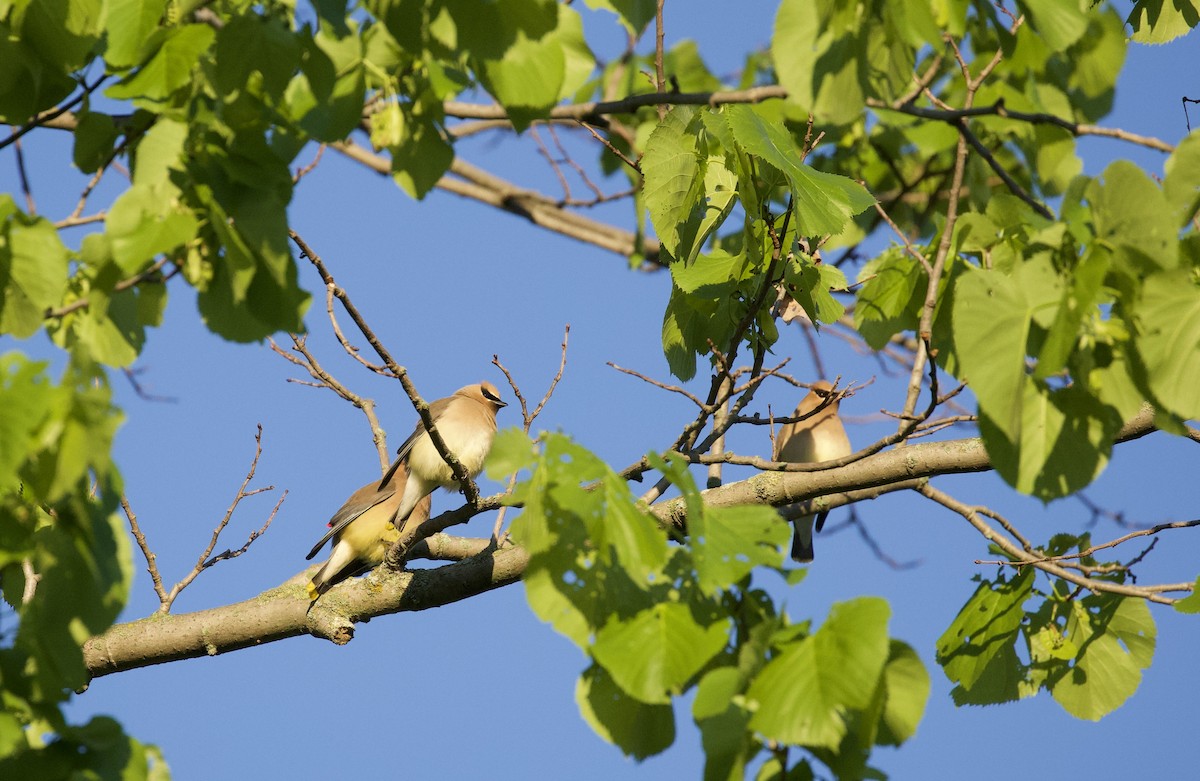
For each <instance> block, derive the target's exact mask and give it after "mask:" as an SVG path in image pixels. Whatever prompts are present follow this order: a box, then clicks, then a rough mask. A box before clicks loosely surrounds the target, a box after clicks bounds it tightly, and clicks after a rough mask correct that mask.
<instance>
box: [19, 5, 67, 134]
mask: <svg viewBox="0 0 1200 781" xmlns="http://www.w3.org/2000/svg"><path fill="white" fill-rule="evenodd" d="M0 15H2V14H0ZM77 86H78V85H77V84H76V82H75V80H74V79H72V78H71V76H70V70H69V69H67V68H65V67H63V66H62V65H61V64H58V65H54V64H50V63H48V62H47V61H46V60H44V59H43V58H42V57H39V56H38V54H37V53H36V52H34V51H33V50H32V49H31V48H30V47H29V45H28V44H27V43H25V42H23V41H21V40H20V39H19V38H18V37H17V33H15V32H14V31H12V30H11V28H9V26H8V25H7V24H4V23H3V22H0V122H5V123H7V124H10V125H20V124H23V123H24V122H25V121H26V120H28V119H30V118H31V117H32V116H33V115H34V114H36V113H38V112H39V111H44V110H46V109H48V108H51V107H53V106H54V105H55V104H57V103H58V102H59V101H60V100H62V99H63V98H65V97H67V96H68V95H70V94H71V92H72V91H73V90H74V89H75V88H76V87H77Z"/></svg>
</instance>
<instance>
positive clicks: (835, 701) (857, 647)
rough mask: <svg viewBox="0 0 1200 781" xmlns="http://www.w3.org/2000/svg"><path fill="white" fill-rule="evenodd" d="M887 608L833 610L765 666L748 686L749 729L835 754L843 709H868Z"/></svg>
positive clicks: (856, 605) (864, 600) (861, 604)
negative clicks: (755, 706) (753, 706)
mask: <svg viewBox="0 0 1200 781" xmlns="http://www.w3.org/2000/svg"><path fill="white" fill-rule="evenodd" d="M889 613H890V611H889V609H888V605H887V602H885V601H884V600H882V599H879V598H878V597H860V598H858V599H855V600H852V601H850V602H840V603H837V604H835V605H834V606H833V609H832V610H831V611H830V614H829V618H828V619H827V620H826V621H825V624H824V625H823V626H822V627H821V628H820V629H818V630H817V632H816V633H815V634H813V635H811V636H810V637H807V638H805V639H804V640H801V641H800V642H799V643H796V644H794V645H791V646H789V647H788V648H786V649H785V650H784V651H783V652H782V653H780V654H779V655H778V656H776V657H775V658H774V659H772V660H771V661H770V662H768V663H767V666H766V667H764V668H763V669H762V672H760V673H759V674H758V677H757V678H756V679H755V680H754V682H753V683H752V684H751V686H750V691H749V693H748V695H747V696H748V697H749V699H750V700H752V701H756V702H757V703H758V709H757V710H756V711H755V713H754V716H753V718H752V719H751V721H750V726H751V727H752V728H753V729H756V730H758V731H759V732H761V733H763V734H764V735H766V736H767V737H769V738H774V739H775V740H778V741H780V742H782V743H788V744H797V745H804V746H814V747H823V748H829V749H836V748H837V746H838V744H839V743H840V742H841V740H842V738H843V737H844V736H845V734H846V729H847V727H846V717H847V715H848V710H850V709H862V708H865V707H867V705H868V704H869V703H870V701H871V698H872V696H873V694H874V692H875V689H876V686H877V684H878V682H879V677H880V675H881V674H882V673H883V670H884V664H885V662H886V661H887V657H888V636H887V622H888V616H889Z"/></svg>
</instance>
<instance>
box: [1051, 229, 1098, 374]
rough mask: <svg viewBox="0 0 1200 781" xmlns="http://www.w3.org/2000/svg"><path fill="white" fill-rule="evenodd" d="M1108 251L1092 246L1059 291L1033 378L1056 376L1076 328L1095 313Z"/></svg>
mask: <svg viewBox="0 0 1200 781" xmlns="http://www.w3.org/2000/svg"><path fill="white" fill-rule="evenodd" d="M1109 258H1110V255H1109V253H1108V252H1106V251H1104V250H1103V249H1102V248H1100V247H1098V246H1096V245H1092V246H1091V247H1089V248H1088V249H1087V250H1086V251H1085V252H1084V254H1083V257H1082V258H1080V259H1079V263H1078V264H1077V265H1076V266H1075V270H1074V273H1073V277H1072V279H1071V283H1070V285H1069V286H1068V287H1067V288H1066V289H1065V290H1064V291H1063V294H1062V301H1061V302H1060V303H1059V305H1058V311H1057V312H1056V313H1055V317H1054V322H1053V324H1052V325H1051V326H1050V332H1049V333H1048V334H1047V335H1046V341H1045V343H1043V345H1042V349H1041V352H1039V353H1038V361H1037V368H1036V369H1035V370H1034V373H1033V376H1034V377H1035V378H1036V379H1046V378H1047V377H1051V376H1053V375H1055V374H1057V373H1058V372H1059V371H1061V370H1062V369H1063V367H1064V366H1066V364H1067V359H1068V358H1070V356H1071V352H1072V351H1073V350H1074V348H1075V344H1076V342H1077V340H1078V339H1079V330H1080V326H1082V325H1083V323H1084V321H1085V319H1087V318H1088V317H1090V316H1092V315H1094V314H1095V313H1096V312H1097V302H1098V301H1099V297H1100V291H1101V285H1102V284H1103V283H1104V277H1105V275H1106V274H1107V273H1108V269H1109Z"/></svg>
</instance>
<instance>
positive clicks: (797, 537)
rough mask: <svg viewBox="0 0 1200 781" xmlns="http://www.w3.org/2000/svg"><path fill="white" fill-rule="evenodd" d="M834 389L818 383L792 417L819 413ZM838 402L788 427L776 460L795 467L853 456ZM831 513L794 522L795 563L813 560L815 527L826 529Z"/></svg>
mask: <svg viewBox="0 0 1200 781" xmlns="http://www.w3.org/2000/svg"><path fill="white" fill-rule="evenodd" d="M832 390H833V386H832V385H830V384H829V383H828V382H825V381H824V380H820V381H819V382H815V383H813V385H812V390H810V391H809V392H808V395H807V396H805V397H804V398H803V399H802V400H801V401H800V406H798V407H796V411H795V412H793V413H792V417H794V418H798V417H800V416H802V415H807V414H808V413H810V412H812V411H813V410H815V409H817V408H818V407H820V406H821V404H823V403H824V402H825V400H826V399H827V398H829V394H830V391H832ZM837 411H838V401H837V399H834V400H833V401H831V402H830V403H828V404H826V405H825V406H824V407H821V409H820V410H819V411H818V412H817V413H816V414H815V415H813V416H812V417H809V418H806V419H805V420H801V421H799V422H798V423H788V424H786V425H785V426H783V427H782V428H781V429H780V430H779V436H778V437H776V438H775V460H776V461H787V462H790V463H793V464H808V463H819V462H821V461H830V460H832V459H835V458H841V457H842V456H848V455H850V453H851V450H850V440H849V439H848V438H847V437H846V429H845V428H844V427H843V426H842V420H841V418H839V417H838V414H837ZM828 515H829V511H828V510H826V511H825V512H822V513H818V514H817V515H815V516H813V515H804V516H801V517H799V518H797V519H796V520H794V521H792V526H793V527H794V529H795V532H794V534H793V536H792V561H796V562H800V563H807V562H810V561H812V560H813V523H814V519H815V522H816V528H817V531H821V528H822V527H823V526H824V525H825V517H826V516H828Z"/></svg>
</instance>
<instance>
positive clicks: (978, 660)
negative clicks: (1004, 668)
mask: <svg viewBox="0 0 1200 781" xmlns="http://www.w3.org/2000/svg"><path fill="white" fill-rule="evenodd" d="M1033 572H1034V571H1033V570H1032V569H1030V568H1026V569H1023V570H1021V572H1020V574H1018V575H1017V576H1016V577H1014V578H1011V579H1009V580H1000V581H997V582H995V583H993V582H991V581H984V582H982V583H980V584H979V588H977V589H976V590H975V593H974V594H973V595H971V598H970V599H968V600H967V603H966V604H965V605H963V607H962V609H961V610H960V611H958V615H957V616H956V617H955V618H954V621H953V622H952V623H951V624H950V626H949V627H948V628H947V629H946V631H945V632H943V633H942V636H941V637H940V638H938V641H937V661H938V664H940V665H942V669H943V670H944V671H945V673H946V677H947V678H949V679H950V680H951V681H954V682H955V683H957V684H958V685H959V686H961V687H962V688H963V689H964V690H966V691H971V690H972V689H973V688H974V687H975V685H976V683H977V682H979V680H980V679H981V678H982V677H983V675H984V672H985V671H986V670H987V668H988V666H989V665H991V664H992V663H993V662H994V661H996V660H1002V661H1006V662H1008V661H1012V662H1015V661H1016V657H1015V656H1009V655H1008V654H1007V651H1010V650H1011V649H1012V648H1013V646H1014V644H1015V643H1016V641H1017V636H1018V630H1019V629H1020V626H1021V620H1022V619H1023V618H1024V617H1025V610H1024V607H1023V606H1024V604H1025V602H1027V601H1028V600H1029V598H1030V597H1031V596H1032V594H1033Z"/></svg>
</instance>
